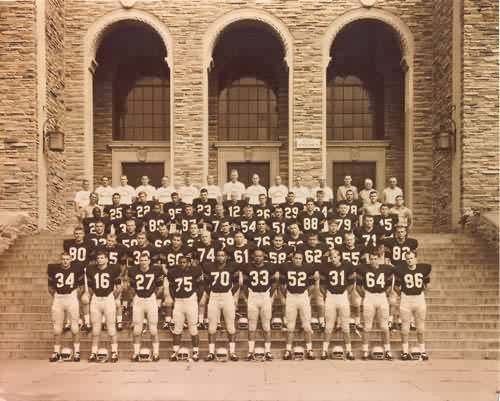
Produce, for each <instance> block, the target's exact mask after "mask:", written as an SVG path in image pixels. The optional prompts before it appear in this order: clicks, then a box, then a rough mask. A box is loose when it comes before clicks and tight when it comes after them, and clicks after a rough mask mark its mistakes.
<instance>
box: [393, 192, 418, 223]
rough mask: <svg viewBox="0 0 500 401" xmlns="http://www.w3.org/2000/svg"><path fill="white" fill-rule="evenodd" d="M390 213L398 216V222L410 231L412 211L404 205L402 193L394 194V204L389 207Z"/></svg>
mask: <svg viewBox="0 0 500 401" xmlns="http://www.w3.org/2000/svg"><path fill="white" fill-rule="evenodd" d="M391 213H392V214H395V215H397V216H398V224H399V225H402V226H405V227H406V229H407V231H410V229H411V226H412V224H413V213H412V211H411V210H410V209H409V208H407V207H406V206H405V200H404V198H403V195H398V196H396V204H395V205H394V207H393V208H392V209H391Z"/></svg>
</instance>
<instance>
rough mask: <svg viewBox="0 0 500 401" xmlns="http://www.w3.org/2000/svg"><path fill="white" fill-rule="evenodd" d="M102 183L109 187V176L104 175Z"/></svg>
mask: <svg viewBox="0 0 500 401" xmlns="http://www.w3.org/2000/svg"><path fill="white" fill-rule="evenodd" d="M101 183H102V186H103V187H107V186H108V185H109V179H108V177H102V179H101Z"/></svg>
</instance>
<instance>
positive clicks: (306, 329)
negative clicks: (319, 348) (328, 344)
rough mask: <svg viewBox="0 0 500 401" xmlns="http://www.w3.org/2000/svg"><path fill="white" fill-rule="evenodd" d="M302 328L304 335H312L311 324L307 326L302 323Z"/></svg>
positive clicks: (308, 323)
mask: <svg viewBox="0 0 500 401" xmlns="http://www.w3.org/2000/svg"><path fill="white" fill-rule="evenodd" d="M302 328H303V329H304V333H311V334H312V332H313V331H312V328H311V323H310V322H307V323H306V324H304V323H302Z"/></svg>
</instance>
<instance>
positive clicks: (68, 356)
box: [61, 347, 73, 362]
mask: <svg viewBox="0 0 500 401" xmlns="http://www.w3.org/2000/svg"><path fill="white" fill-rule="evenodd" d="M61 359H62V360H63V361H64V362H70V361H72V360H73V350H72V349H71V348H68V347H64V348H63V349H62V350H61Z"/></svg>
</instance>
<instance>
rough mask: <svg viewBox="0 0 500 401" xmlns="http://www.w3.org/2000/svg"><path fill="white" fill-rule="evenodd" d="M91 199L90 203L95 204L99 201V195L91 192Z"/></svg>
mask: <svg viewBox="0 0 500 401" xmlns="http://www.w3.org/2000/svg"><path fill="white" fill-rule="evenodd" d="M89 199H90V203H91V204H93V205H95V204H96V203H97V202H98V200H99V197H98V196H97V194H95V193H91V194H90V196H89Z"/></svg>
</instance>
